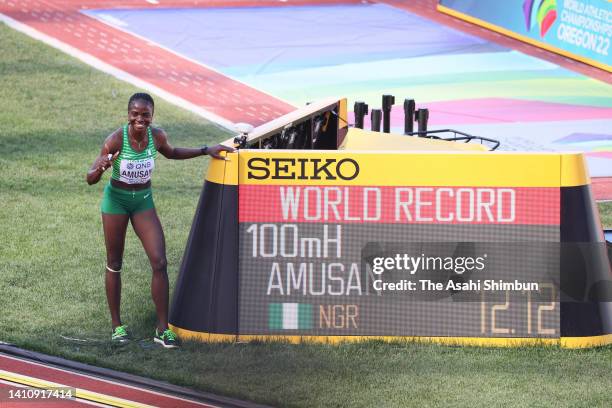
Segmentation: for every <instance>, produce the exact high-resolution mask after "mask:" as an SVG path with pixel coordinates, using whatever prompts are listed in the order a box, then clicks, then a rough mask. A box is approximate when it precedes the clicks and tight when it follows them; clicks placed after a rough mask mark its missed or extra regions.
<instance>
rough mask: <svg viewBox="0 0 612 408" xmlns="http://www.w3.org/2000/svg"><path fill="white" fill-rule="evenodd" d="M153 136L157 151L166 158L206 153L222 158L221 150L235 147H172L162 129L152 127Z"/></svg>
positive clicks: (230, 149) (188, 157) (229, 149)
mask: <svg viewBox="0 0 612 408" xmlns="http://www.w3.org/2000/svg"><path fill="white" fill-rule="evenodd" d="M152 132H153V137H154V138H155V146H156V148H157V151H158V152H160V153H161V154H163V155H164V157H165V158H167V159H174V160H184V159H191V158H193V157H198V156H204V155H206V154H208V155H210V156H212V157H214V158H215V159H224V157H223V156H221V152H222V151H225V152H233V151H234V150H235V149H234V148H232V147H227V146H223V145H216V146H210V147H207V148H204V149H203V148H199V147H198V148H191V147H173V146H172V145H171V144H170V142H168V135H167V134H166V132H164V131H163V130H162V129H152Z"/></svg>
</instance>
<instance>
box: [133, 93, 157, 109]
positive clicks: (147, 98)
mask: <svg viewBox="0 0 612 408" xmlns="http://www.w3.org/2000/svg"><path fill="white" fill-rule="evenodd" d="M134 101H144V102H146V103H148V104H150V105H151V110H153V111H154V110H155V102H153V98H152V97H151V95H149V94H148V93H144V92H138V93H135V94H134V95H132V96H130V100H129V101H128V111H129V110H130V106H132V103H133V102H134Z"/></svg>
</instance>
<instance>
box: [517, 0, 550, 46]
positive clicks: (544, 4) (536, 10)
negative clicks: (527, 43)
mask: <svg viewBox="0 0 612 408" xmlns="http://www.w3.org/2000/svg"><path fill="white" fill-rule="evenodd" d="M523 12H524V13H525V24H526V26H527V31H531V29H532V28H533V26H535V24H536V22H537V24H538V26H539V27H540V37H544V36H545V35H546V33H547V32H548V29H549V28H550V27H552V25H553V23H554V22H555V20H556V19H557V0H525V1H524V2H523Z"/></svg>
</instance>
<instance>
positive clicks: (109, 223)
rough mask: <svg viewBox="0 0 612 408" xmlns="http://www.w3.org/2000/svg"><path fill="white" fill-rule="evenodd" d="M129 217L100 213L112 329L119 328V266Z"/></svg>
mask: <svg viewBox="0 0 612 408" xmlns="http://www.w3.org/2000/svg"><path fill="white" fill-rule="evenodd" d="M129 219H130V217H129V216H128V215H127V214H104V213H102V225H103V227H104V242H105V243H106V276H105V286H106V300H107V301H108V308H109V309H110V314H111V321H112V326H113V329H114V328H115V327H117V326H121V314H120V311H121V273H120V272H119V271H121V265H122V263H123V248H124V246H125V232H126V230H127V224H128V221H129Z"/></svg>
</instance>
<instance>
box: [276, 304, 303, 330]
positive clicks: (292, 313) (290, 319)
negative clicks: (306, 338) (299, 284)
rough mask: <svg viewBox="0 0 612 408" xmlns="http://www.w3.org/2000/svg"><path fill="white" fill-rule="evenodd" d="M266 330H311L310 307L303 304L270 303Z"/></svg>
mask: <svg viewBox="0 0 612 408" xmlns="http://www.w3.org/2000/svg"><path fill="white" fill-rule="evenodd" d="M268 328H270V329H287V330H290V329H294V330H295V329H312V305H309V304H304V303H270V304H269V305H268Z"/></svg>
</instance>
